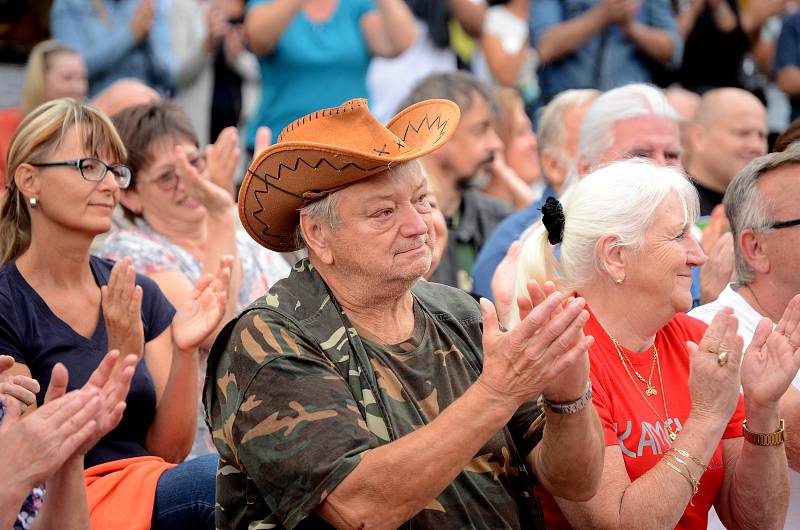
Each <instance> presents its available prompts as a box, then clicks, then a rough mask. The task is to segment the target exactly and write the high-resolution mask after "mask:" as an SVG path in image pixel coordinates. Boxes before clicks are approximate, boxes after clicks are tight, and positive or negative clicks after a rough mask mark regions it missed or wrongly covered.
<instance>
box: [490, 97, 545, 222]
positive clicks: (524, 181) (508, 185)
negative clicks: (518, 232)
mask: <svg viewBox="0 0 800 530" xmlns="http://www.w3.org/2000/svg"><path fill="white" fill-rule="evenodd" d="M494 97H495V100H496V101H497V120H496V123H495V131H496V132H497V136H499V137H500V141H501V142H503V150H502V151H497V152H496V153H495V155H494V160H493V161H492V165H491V166H490V169H489V182H488V184H486V185H485V186H483V187H482V191H483V192H484V193H485V194H486V195H489V196H490V197H494V198H495V199H498V200H501V201H503V202H504V203H506V204H508V205H510V206H512V207H513V208H514V209H515V210H521V209H522V208H525V207H526V206H528V205H529V204H531V203H532V202H534V201H535V200H536V199H538V198H539V196H540V195H541V192H542V189H543V187H544V185H543V184H542V185H540V184H541V179H540V175H541V174H540V170H539V157H538V150H537V141H536V133H534V132H533V126H532V125H531V120H530V119H529V118H528V115H527V114H526V113H525V106H524V104H523V102H522V98H521V97H520V95H519V92H518V91H517V90H516V89H514V88H508V87H497V88H495V90H494Z"/></svg>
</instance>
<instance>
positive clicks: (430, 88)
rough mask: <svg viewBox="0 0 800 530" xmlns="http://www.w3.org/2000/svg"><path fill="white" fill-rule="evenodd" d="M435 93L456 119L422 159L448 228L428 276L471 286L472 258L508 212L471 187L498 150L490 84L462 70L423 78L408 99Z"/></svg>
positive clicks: (462, 286) (414, 100)
mask: <svg viewBox="0 0 800 530" xmlns="http://www.w3.org/2000/svg"><path fill="white" fill-rule="evenodd" d="M434 98H441V99H448V100H450V101H454V102H455V103H456V104H457V105H458V106H459V108H460V109H461V121H459V123H458V127H457V128H456V130H455V132H454V133H453V139H452V140H451V141H449V142H447V144H445V145H444V146H442V148H441V149H437V150H436V151H434V152H432V153H430V154H428V155H427V156H425V157H423V158H422V159H421V162H422V165H423V167H424V168H425V174H426V175H427V177H428V182H429V183H430V187H431V191H432V192H433V195H435V196H436V199H437V200H438V203H439V209H440V210H441V211H442V213H443V214H444V217H445V219H446V220H447V228H448V242H447V246H446V247H445V252H444V255H443V256H442V260H441V262H440V263H439V267H438V268H437V269H436V270H435V271H434V272H433V275H432V276H431V278H430V279H431V281H434V282H438V283H443V284H445V285H450V286H452V287H458V288H460V289H463V290H465V291H471V290H472V280H471V278H470V271H471V270H472V265H473V263H474V262H475V257H476V256H477V255H478V252H480V250H481V247H483V245H484V243H485V242H486V240H487V239H488V238H489V236H490V235H491V233H492V232H493V231H494V229H495V227H496V226H497V225H498V223H500V221H502V220H503V219H504V218H505V217H506V216H508V215H509V214H510V213H511V212H513V209H512V208H511V207H510V206H509V205H507V204H505V203H503V202H501V201H499V200H497V199H495V198H493V197H489V196H488V195H486V194H485V193H483V192H481V191H479V190H478V189H476V187H475V181H476V180H477V181H479V180H481V179H483V178H485V177H486V176H487V172H488V171H489V168H490V166H491V165H492V162H493V160H494V158H495V155H497V154H498V153H500V151H501V150H502V149H503V143H502V142H501V141H500V138H499V137H498V136H497V133H496V132H495V129H494V121H495V118H496V102H495V101H494V98H493V97H492V93H491V92H490V90H489V87H488V86H486V85H485V84H484V83H483V82H481V81H479V80H478V79H477V78H476V77H474V76H472V75H471V74H468V73H466V72H448V73H440V74H433V75H431V76H428V77H426V78H425V79H423V80H422V81H421V82H420V83H419V84H418V85H417V86H415V87H414V89H413V90H412V91H411V94H410V95H409V96H408V99H407V104H408V105H410V104H412V103H417V102H420V101H424V100H427V99H434Z"/></svg>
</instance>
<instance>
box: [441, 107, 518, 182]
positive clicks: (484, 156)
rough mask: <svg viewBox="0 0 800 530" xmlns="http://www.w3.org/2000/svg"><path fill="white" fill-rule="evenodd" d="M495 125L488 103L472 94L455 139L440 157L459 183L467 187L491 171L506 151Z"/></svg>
mask: <svg viewBox="0 0 800 530" xmlns="http://www.w3.org/2000/svg"><path fill="white" fill-rule="evenodd" d="M493 121H494V115H493V113H492V109H491V106H490V105H489V102H487V101H486V100H485V99H484V98H483V96H481V95H480V94H478V93H477V92H473V93H472V105H471V106H470V108H469V109H468V110H467V111H466V112H464V113H462V114H461V120H460V121H459V123H458V127H457V128H456V131H455V133H454V134H453V137H452V138H451V139H450V141H449V142H447V144H446V145H444V146H442V148H441V149H440V154H439V156H440V158H441V159H442V161H443V163H444V165H445V166H447V167H448V168H449V169H450V170H451V171H452V172H453V173H455V174H456V175H457V176H458V179H459V181H461V182H465V183H467V182H469V180H470V179H472V178H473V177H474V176H475V175H476V174H478V173H479V172H480V171H481V170H485V169H488V166H489V164H491V162H492V160H493V159H494V154H495V153H496V152H498V151H500V150H501V149H502V148H503V143H502V141H501V140H500V138H499V137H498V136H497V133H496V132H495V130H494V127H493Z"/></svg>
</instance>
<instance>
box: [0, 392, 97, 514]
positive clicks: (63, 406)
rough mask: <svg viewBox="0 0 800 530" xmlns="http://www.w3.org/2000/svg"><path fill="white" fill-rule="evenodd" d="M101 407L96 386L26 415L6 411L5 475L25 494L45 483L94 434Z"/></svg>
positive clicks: (1, 445)
mask: <svg viewBox="0 0 800 530" xmlns="http://www.w3.org/2000/svg"><path fill="white" fill-rule="evenodd" d="M99 410H100V396H99V394H98V392H97V390H95V389H82V390H76V391H73V392H69V393H68V394H65V395H62V396H59V397H58V398H56V399H53V400H51V401H50V402H48V403H45V404H44V405H42V406H41V407H39V408H38V409H36V410H35V411H33V412H31V413H30V414H26V415H25V416H20V415H19V414H12V413H11V411H10V410H6V415H5V417H4V418H3V423H2V425H0V467H1V468H2V469H3V472H4V475H5V476H6V477H7V478H8V479H9V480H13V481H14V482H15V483H17V485H19V487H20V488H21V490H22V491H24V492H26V493H25V494H27V491H29V490H30V489H31V488H32V487H34V486H36V485H38V484H42V483H43V482H44V481H45V480H46V479H48V478H49V477H50V476H51V475H53V473H55V472H56V471H58V469H59V468H61V466H62V465H63V464H64V462H66V461H67V459H68V458H70V457H72V456H73V455H74V454H75V453H76V452H77V451H78V449H79V448H81V447H82V446H83V445H84V444H86V442H87V441H88V440H89V439H90V438H91V437H92V435H93V433H94V432H95V430H96V428H97V424H96V421H95V417H96V415H97V412H98V411H99ZM6 486H7V484H6ZM23 498H24V495H23ZM17 506H19V504H18V505H17Z"/></svg>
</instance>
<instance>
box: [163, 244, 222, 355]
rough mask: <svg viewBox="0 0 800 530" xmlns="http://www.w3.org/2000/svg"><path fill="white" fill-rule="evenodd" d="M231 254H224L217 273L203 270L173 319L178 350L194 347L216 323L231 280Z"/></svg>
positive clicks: (212, 329)
mask: <svg viewBox="0 0 800 530" xmlns="http://www.w3.org/2000/svg"><path fill="white" fill-rule="evenodd" d="M232 265H233V256H223V257H222V258H221V259H220V261H219V268H218V269H217V273H216V275H214V276H212V275H210V274H205V275H203V277H201V278H200V279H199V280H198V281H197V283H196V284H195V287H194V291H193V292H192V294H191V296H190V297H189V298H188V300H186V302H184V304H183V305H182V306H181V307H180V308H179V309H178V312H177V313H175V318H173V319H172V340H173V342H174V343H175V345H176V346H177V347H178V349H179V350H181V351H194V350H195V349H196V348H197V347H198V346H199V345H200V344H201V343H202V342H203V341H204V340H205V339H206V337H207V336H208V334H209V333H212V332H213V331H214V330H215V329H216V328H217V326H218V325H219V323H220V321H221V320H222V317H223V316H224V315H225V304H226V303H227V300H228V290H229V289H230V281H231V266H232Z"/></svg>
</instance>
